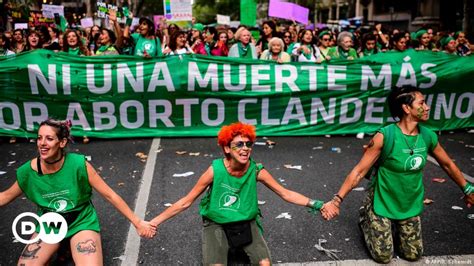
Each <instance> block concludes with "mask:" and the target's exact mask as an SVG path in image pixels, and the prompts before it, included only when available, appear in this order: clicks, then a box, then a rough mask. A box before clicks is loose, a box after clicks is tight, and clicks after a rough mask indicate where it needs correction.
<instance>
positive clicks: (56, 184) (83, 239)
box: [0, 119, 156, 265]
mask: <svg viewBox="0 0 474 266" xmlns="http://www.w3.org/2000/svg"><path fill="white" fill-rule="evenodd" d="M69 138H70V122H69V121H68V122H63V121H55V120H51V119H48V120H46V121H43V122H42V123H41V124H40V126H39V130H38V137H37V148H38V157H37V158H34V159H32V160H30V161H28V162H27V163H25V164H24V165H22V166H21V167H20V168H19V169H18V171H17V181H16V182H15V183H14V184H13V185H12V186H11V187H10V188H9V189H7V190H6V191H4V192H1V193H0V206H3V205H6V204H8V203H9V202H11V201H12V200H14V199H15V198H17V197H19V196H20V195H21V194H22V193H24V194H25V196H26V197H27V198H28V199H29V200H31V201H32V202H33V203H35V204H36V205H37V206H38V213H37V215H38V216H42V215H43V214H45V213H50V212H52V213H57V214H59V215H61V216H62V217H63V218H64V219H65V221H66V222H67V225H68V226H67V232H66V235H65V236H64V238H63V239H62V240H61V239H58V240H57V241H53V242H56V243H50V242H51V241H46V242H48V243H46V242H45V240H44V239H42V235H41V234H39V233H40V232H39V231H40V226H36V228H37V230H36V232H35V233H33V235H32V237H31V240H30V241H34V242H33V243H30V244H27V245H26V247H25V249H24V250H23V252H22V254H21V256H20V259H19V261H18V265H26V264H35V265H36V264H37V265H46V264H47V263H48V261H49V260H50V258H51V256H52V255H53V254H54V253H55V252H56V251H57V250H58V248H59V245H60V241H70V245H71V253H72V257H73V259H74V262H75V264H77V265H102V263H103V262H102V243H101V239H100V227H99V220H98V217H97V213H96V211H95V209H94V206H92V203H91V197H92V189H95V190H96V191H97V192H99V194H101V195H102V196H103V197H104V198H106V199H107V200H108V201H109V202H110V203H111V204H112V205H114V207H115V208H116V209H117V210H119V211H120V213H122V215H123V216H125V217H126V218H127V219H128V220H129V221H130V222H131V223H132V224H133V225H134V226H135V228H136V230H137V233H138V234H139V235H140V236H143V237H147V238H151V237H153V236H154V234H155V233H156V227H155V226H152V225H151V224H150V223H149V222H145V221H143V220H141V219H140V218H138V217H137V216H136V215H135V214H134V213H133V212H132V210H131V209H130V208H129V207H128V205H127V203H126V202H125V201H124V200H123V199H122V198H121V197H120V196H119V195H117V194H116V193H115V192H114V191H113V190H112V189H111V188H110V187H109V186H108V185H107V184H106V183H105V182H104V180H103V179H102V178H101V177H100V176H99V174H98V173H97V172H96V171H95V169H94V168H93V167H92V166H91V165H90V164H89V163H88V162H87V161H86V160H85V157H84V155H80V154H75V153H66V152H65V151H64V149H65V148H66V145H67V144H68V141H69ZM42 230H43V229H42ZM36 239H38V240H36Z"/></svg>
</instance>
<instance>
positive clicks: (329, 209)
mask: <svg viewBox="0 0 474 266" xmlns="http://www.w3.org/2000/svg"><path fill="white" fill-rule="evenodd" d="M336 205H337V206H336ZM321 214H322V215H323V218H324V219H326V220H328V221H329V220H331V219H333V218H334V217H336V216H338V215H339V204H337V203H335V202H334V201H332V200H331V201H328V202H326V203H325V204H324V205H323V208H322V209H321Z"/></svg>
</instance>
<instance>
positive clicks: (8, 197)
mask: <svg viewBox="0 0 474 266" xmlns="http://www.w3.org/2000/svg"><path fill="white" fill-rule="evenodd" d="M21 193H22V191H21V189H20V186H19V185H18V181H15V183H13V185H12V186H11V187H9V188H8V189H7V190H5V191H3V192H0V207H1V206H5V205H7V204H8V203H10V202H12V201H13V200H14V199H16V198H17V197H19V196H20V195H21Z"/></svg>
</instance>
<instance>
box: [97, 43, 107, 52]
mask: <svg viewBox="0 0 474 266" xmlns="http://www.w3.org/2000/svg"><path fill="white" fill-rule="evenodd" d="M109 47H110V45H102V46H101V47H99V49H98V50H97V52H100V53H103V52H105V51H107V49H109Z"/></svg>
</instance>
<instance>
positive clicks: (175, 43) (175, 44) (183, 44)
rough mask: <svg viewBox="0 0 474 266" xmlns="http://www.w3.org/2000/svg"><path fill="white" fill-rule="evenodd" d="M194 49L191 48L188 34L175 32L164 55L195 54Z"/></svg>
mask: <svg viewBox="0 0 474 266" xmlns="http://www.w3.org/2000/svg"><path fill="white" fill-rule="evenodd" d="M193 53H194V52H193V49H191V47H190V46H189V44H188V42H187V38H186V32H184V31H181V30H178V31H174V32H173V34H172V35H171V38H170V43H169V45H168V47H166V48H165V49H164V50H163V54H164V55H180V54H193Z"/></svg>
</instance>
